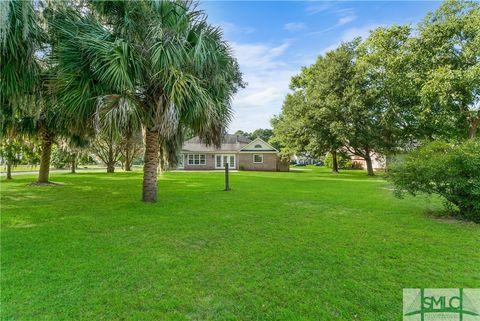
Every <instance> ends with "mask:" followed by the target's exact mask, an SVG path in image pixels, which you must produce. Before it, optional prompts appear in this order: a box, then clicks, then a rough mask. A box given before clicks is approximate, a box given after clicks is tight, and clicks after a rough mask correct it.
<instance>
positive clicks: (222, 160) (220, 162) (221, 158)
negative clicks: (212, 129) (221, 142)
mask: <svg viewBox="0 0 480 321" xmlns="http://www.w3.org/2000/svg"><path fill="white" fill-rule="evenodd" d="M235 161H236V159H235V155H232V154H226V155H220V154H217V155H215V168H218V169H220V168H225V164H226V163H228V168H232V169H235V167H236V162H235Z"/></svg>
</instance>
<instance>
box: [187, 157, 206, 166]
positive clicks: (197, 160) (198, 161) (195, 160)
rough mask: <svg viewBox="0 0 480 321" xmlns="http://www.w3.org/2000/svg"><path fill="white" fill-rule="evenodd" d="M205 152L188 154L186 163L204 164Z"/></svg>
mask: <svg viewBox="0 0 480 321" xmlns="http://www.w3.org/2000/svg"><path fill="white" fill-rule="evenodd" d="M206 160H207V158H206V157H205V154H188V165H205V164H206Z"/></svg>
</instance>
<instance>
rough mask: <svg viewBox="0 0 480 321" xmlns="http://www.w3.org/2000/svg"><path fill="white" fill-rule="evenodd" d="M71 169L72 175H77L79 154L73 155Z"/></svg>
mask: <svg viewBox="0 0 480 321" xmlns="http://www.w3.org/2000/svg"><path fill="white" fill-rule="evenodd" d="M70 167H71V169H70V172H71V173H72V174H75V173H76V171H75V169H76V167H77V154H76V153H74V154H72V155H71V161H70Z"/></svg>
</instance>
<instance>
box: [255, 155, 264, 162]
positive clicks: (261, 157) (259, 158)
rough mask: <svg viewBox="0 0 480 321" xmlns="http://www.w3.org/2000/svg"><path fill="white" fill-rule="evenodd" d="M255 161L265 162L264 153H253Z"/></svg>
mask: <svg viewBox="0 0 480 321" xmlns="http://www.w3.org/2000/svg"><path fill="white" fill-rule="evenodd" d="M253 162H254V163H263V155H262V154H253Z"/></svg>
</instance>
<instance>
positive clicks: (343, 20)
mask: <svg viewBox="0 0 480 321" xmlns="http://www.w3.org/2000/svg"><path fill="white" fill-rule="evenodd" d="M355 19H357V16H355V15H349V16H345V17H341V18H340V19H338V22H337V25H338V26H343V25H344V24H347V23H349V22H352V21H354V20H355Z"/></svg>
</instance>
